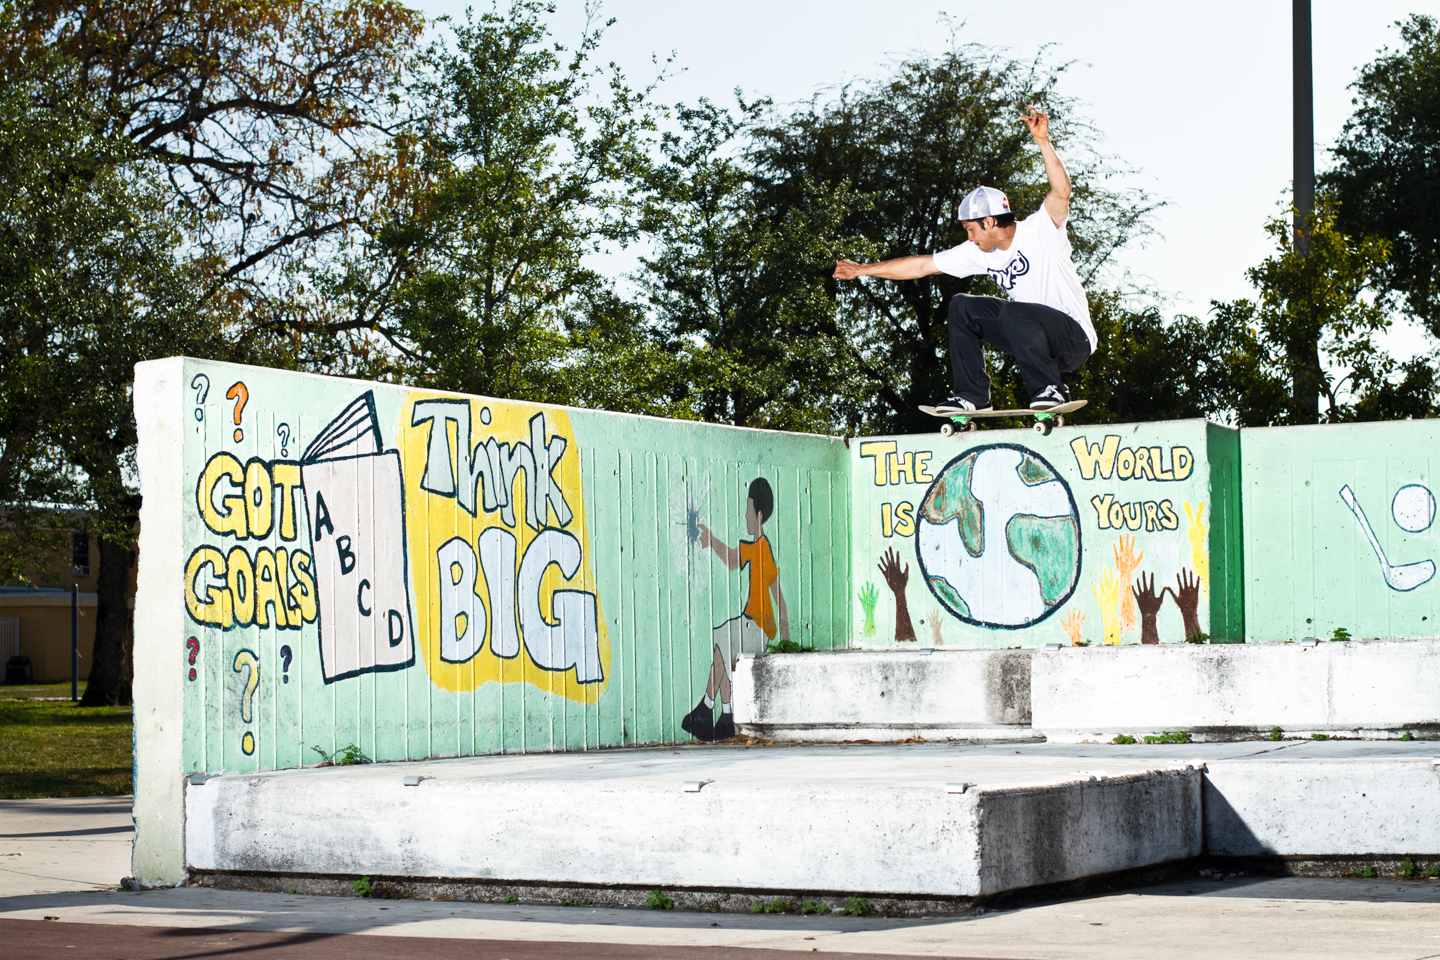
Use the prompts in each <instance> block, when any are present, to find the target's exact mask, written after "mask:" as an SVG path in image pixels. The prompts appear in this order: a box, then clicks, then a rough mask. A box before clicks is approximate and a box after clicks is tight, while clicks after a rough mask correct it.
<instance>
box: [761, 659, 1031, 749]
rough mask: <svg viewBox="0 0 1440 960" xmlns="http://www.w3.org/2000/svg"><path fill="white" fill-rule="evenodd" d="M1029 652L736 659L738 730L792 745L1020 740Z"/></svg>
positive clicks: (1026, 716)
mask: <svg viewBox="0 0 1440 960" xmlns="http://www.w3.org/2000/svg"><path fill="white" fill-rule="evenodd" d="M1033 653H1034V651H1032V650H930V649H920V650H831V651H816V652H813V653H804V654H770V655H767V656H764V657H744V658H741V660H740V662H739V664H738V666H737V667H736V671H735V722H736V723H737V724H738V725H739V727H740V730H741V731H742V732H744V733H746V734H749V735H750V736H753V737H761V738H765V739H773V740H792V741H801V742H804V741H812V742H816V741H836V740H875V741H882V742H883V741H896V740H907V739H912V738H920V739H925V740H968V739H985V740H1025V739H1034V738H1035V736H1036V734H1035V731H1034V730H1032V729H1031V728H1030V658H1031V656H1032V655H1033Z"/></svg>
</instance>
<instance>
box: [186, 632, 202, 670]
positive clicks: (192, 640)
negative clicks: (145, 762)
mask: <svg viewBox="0 0 1440 960" xmlns="http://www.w3.org/2000/svg"><path fill="white" fill-rule="evenodd" d="M185 648H186V649H187V650H189V651H190V679H191V680H194V679H195V655H196V654H197V653H199V652H200V641H199V639H198V638H196V637H189V638H187V639H186V640H185Z"/></svg>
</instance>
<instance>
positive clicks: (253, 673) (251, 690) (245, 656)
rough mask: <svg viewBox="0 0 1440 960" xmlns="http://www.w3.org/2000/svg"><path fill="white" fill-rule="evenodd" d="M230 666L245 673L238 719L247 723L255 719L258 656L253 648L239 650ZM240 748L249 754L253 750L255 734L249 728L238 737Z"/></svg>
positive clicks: (258, 674)
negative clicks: (243, 734)
mask: <svg viewBox="0 0 1440 960" xmlns="http://www.w3.org/2000/svg"><path fill="white" fill-rule="evenodd" d="M230 668H231V669H232V670H234V671H235V672H236V673H245V674H246V677H245V690H244V691H243V692H242V693H241V694H240V719H241V720H243V721H245V722H246V723H249V722H250V721H252V720H254V719H255V703H254V698H255V688H256V687H258V686H260V658H259V657H257V656H255V651H253V650H240V651H238V652H237V653H236V654H235V662H234V663H233V664H231V666H230ZM240 749H241V750H243V751H245V755H246V756H249V755H250V754H252V753H254V752H255V736H254V734H252V733H251V732H250V731H249V730H246V731H245V736H243V737H241V738H240Z"/></svg>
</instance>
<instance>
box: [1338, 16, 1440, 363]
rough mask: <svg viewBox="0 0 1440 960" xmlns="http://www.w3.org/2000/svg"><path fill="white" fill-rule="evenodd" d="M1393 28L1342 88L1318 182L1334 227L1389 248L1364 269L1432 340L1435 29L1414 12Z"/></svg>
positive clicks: (1437, 251) (1439, 243)
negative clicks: (1343, 104) (1347, 94)
mask: <svg viewBox="0 0 1440 960" xmlns="http://www.w3.org/2000/svg"><path fill="white" fill-rule="evenodd" d="M1398 26H1399V27H1400V38H1401V40H1402V41H1403V46H1402V48H1401V49H1400V50H1398V51H1390V50H1388V49H1386V50H1382V51H1380V55H1379V56H1378V57H1377V58H1376V59H1375V61H1374V62H1372V63H1370V64H1369V65H1368V66H1366V67H1365V68H1364V69H1363V70H1362V71H1361V73H1360V78H1359V79H1358V80H1357V81H1356V82H1355V83H1354V84H1353V85H1352V86H1351V89H1352V90H1354V91H1355V100H1354V103H1355V113H1354V114H1353V115H1352V116H1351V117H1350V119H1349V120H1348V121H1347V122H1346V124H1345V129H1344V130H1343V132H1342V133H1341V134H1340V138H1339V141H1338V142H1337V143H1336V145H1335V148H1334V157H1335V166H1334V168H1333V169H1332V170H1331V171H1329V172H1328V173H1326V174H1324V175H1323V176H1322V177H1321V178H1320V183H1321V184H1322V186H1323V187H1324V188H1325V189H1327V190H1328V191H1330V192H1331V193H1332V194H1333V195H1334V196H1335V198H1336V199H1337V200H1338V202H1339V205H1340V206H1339V218H1338V222H1339V227H1340V229H1342V230H1343V231H1345V232H1346V233H1348V234H1350V235H1352V236H1366V237H1368V236H1374V237H1381V238H1384V240H1385V241H1386V242H1387V243H1389V244H1390V246H1391V249H1392V251H1393V252H1392V255H1391V256H1390V257H1389V258H1388V259H1387V260H1385V261H1383V262H1380V263H1375V264H1372V265H1371V273H1372V276H1373V277H1374V278H1375V279H1376V281H1377V283H1378V284H1379V286H1380V287H1381V289H1382V290H1383V291H1385V293H1386V295H1387V296H1388V298H1389V299H1390V300H1392V301H1395V302H1397V303H1400V304H1403V305H1404V307H1405V308H1406V309H1407V310H1408V311H1409V312H1410V313H1412V314H1414V315H1415V316H1416V317H1418V318H1419V319H1420V320H1421V321H1422V322H1424V323H1425V325H1426V326H1427V327H1428V328H1429V330H1430V332H1431V333H1432V334H1433V335H1435V336H1437V337H1440V208H1437V206H1436V204H1435V203H1434V202H1433V201H1432V200H1431V199H1430V198H1431V196H1432V195H1433V194H1434V192H1435V182H1436V175H1437V168H1436V153H1435V151H1436V148H1437V144H1440V26H1437V22H1436V19H1435V18H1434V17H1433V16H1426V15H1422V14H1412V15H1411V16H1410V18H1409V19H1408V20H1405V21H1402V22H1401V23H1399V24H1398ZM1432 369H1433V368H1432Z"/></svg>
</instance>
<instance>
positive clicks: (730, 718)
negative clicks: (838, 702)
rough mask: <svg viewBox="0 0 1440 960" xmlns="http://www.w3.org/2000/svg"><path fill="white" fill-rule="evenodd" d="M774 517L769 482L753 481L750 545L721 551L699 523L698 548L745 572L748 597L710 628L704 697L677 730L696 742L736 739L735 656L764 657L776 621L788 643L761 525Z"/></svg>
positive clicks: (748, 504) (785, 615) (786, 618)
mask: <svg viewBox="0 0 1440 960" xmlns="http://www.w3.org/2000/svg"><path fill="white" fill-rule="evenodd" d="M774 511H775V493H774V491H772V490H771V489H770V481H768V480H766V479H765V478H764V477H756V478H755V479H754V480H752V481H750V489H749V491H748V492H747V493H746V496H745V529H746V531H747V532H748V533H749V534H750V536H751V537H753V538H754V539H751V540H741V541H740V542H739V543H738V544H736V545H735V546H734V547H729V546H726V545H725V543H723V542H722V541H720V540H719V539H717V538H716V536H715V534H713V533H711V532H710V528H709V527H707V526H705V524H703V523H698V524H696V526H697V527H698V528H699V530H700V547H701V549H704V548H706V547H709V548H710V549H711V550H714V551H715V553H716V555H717V556H719V558H720V559H721V560H722V561H723V562H724V564H725V566H727V567H729V568H730V569H731V570H738V569H740V568H741V567H747V568H748V569H749V573H750V576H749V593H748V594H747V596H746V600H745V609H744V611H743V612H742V613H741V614H740V616H738V617H733V618H731V619H729V620H726V621H725V622H724V623H722V624H721V625H720V626H718V627H716V628H715V631H714V633H713V634H712V637H713V639H714V656H713V657H712V658H711V661H710V678H709V680H708V681H707V682H706V684H705V694H704V695H703V696H702V697H701V698H700V702H699V703H698V704H696V705H695V709H694V710H691V711H690V712H689V713H687V714H686V715H685V718H684V719H683V720H681V721H680V728H681V729H682V730H684V731H686V732H687V733H689V734H690V736H692V737H694V738H695V739H696V740H705V741H710V740H725V739H728V738H729V737H733V736H735V717H734V708H733V705H732V703H731V695H730V671H731V670H733V669H734V668H735V663H736V661H738V660H739V658H740V654H742V653H749V654H759V653H764V652H765V644H766V641H768V640H773V639H774V638H775V633H776V628H777V619H776V614H777V613H778V614H779V619H778V628H779V633H780V637H781V639H783V640H789V639H790V615H789V612H788V611H787V610H786V609H785V595H784V594H783V593H782V592H781V591H780V571H779V570H778V569H777V568H776V566H775V555H774V554H773V553H772V552H771V550H770V540H769V539H768V538H767V537H766V536H765V521H766V520H769V519H770V514H771V513H773V512H774ZM717 694H718V695H719V697H720V719H719V720H718V721H717V720H716V719H715V697H716V695H717Z"/></svg>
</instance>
